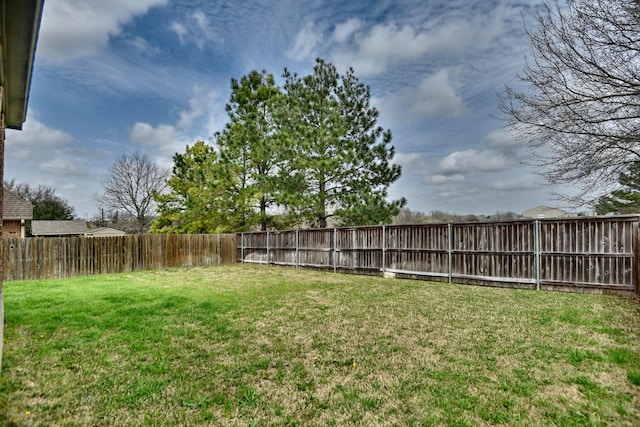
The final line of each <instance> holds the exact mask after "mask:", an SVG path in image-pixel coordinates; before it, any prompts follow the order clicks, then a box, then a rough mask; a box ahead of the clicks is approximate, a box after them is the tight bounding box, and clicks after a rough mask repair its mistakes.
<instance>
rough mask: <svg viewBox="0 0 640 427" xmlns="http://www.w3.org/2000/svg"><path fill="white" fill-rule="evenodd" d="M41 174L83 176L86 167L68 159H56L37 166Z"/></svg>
mask: <svg viewBox="0 0 640 427" xmlns="http://www.w3.org/2000/svg"><path fill="white" fill-rule="evenodd" d="M38 169H40V170H41V171H42V172H45V173H50V174H54V175H84V173H85V172H86V167H85V166H83V164H82V163H79V162H77V161H74V160H73V159H70V158H68V157H57V158H54V159H51V160H48V161H46V162H44V163H41V164H40V165H39V166H38Z"/></svg>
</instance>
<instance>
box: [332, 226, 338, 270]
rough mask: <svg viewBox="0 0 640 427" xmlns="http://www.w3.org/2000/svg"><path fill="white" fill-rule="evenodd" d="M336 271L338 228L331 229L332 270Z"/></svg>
mask: <svg viewBox="0 0 640 427" xmlns="http://www.w3.org/2000/svg"><path fill="white" fill-rule="evenodd" d="M337 271H338V229H337V228H334V229H333V272H334V273H336V272H337Z"/></svg>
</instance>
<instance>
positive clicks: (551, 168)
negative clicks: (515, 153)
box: [499, 0, 640, 201]
mask: <svg viewBox="0 0 640 427" xmlns="http://www.w3.org/2000/svg"><path fill="white" fill-rule="evenodd" d="M537 21H538V29H537V30H535V31H529V30H527V33H528V36H529V41H530V50H529V53H528V55H527V57H526V61H527V62H526V65H525V67H524V71H523V73H522V74H519V75H518V78H519V79H520V81H521V82H522V83H524V84H525V86H526V89H524V90H523V91H519V90H516V89H513V88H510V87H507V88H506V91H505V93H504V94H503V95H502V96H500V100H499V102H500V107H501V109H502V111H503V112H504V113H506V115H507V117H508V119H507V120H508V122H509V126H510V127H512V128H513V129H515V130H516V131H517V133H518V135H519V137H520V138H522V139H523V140H525V141H526V142H527V143H528V144H529V146H530V147H531V148H532V151H533V152H534V154H535V155H536V156H534V160H533V161H532V164H534V165H535V166H538V167H540V168H541V169H540V173H541V174H542V175H543V176H544V177H545V178H546V179H547V180H548V181H549V182H550V183H554V184H572V185H574V186H576V188H580V189H581V193H580V194H579V195H578V197H577V198H578V199H579V200H581V201H587V200H589V199H590V198H592V197H590V196H595V192H594V190H596V189H603V188H605V187H607V186H609V185H611V184H612V183H614V182H615V181H616V180H617V179H618V176H619V174H620V173H621V172H622V171H624V170H626V168H627V166H628V165H629V164H630V163H632V162H635V161H638V160H640V144H639V142H640V4H639V3H638V2H636V1H634V0H573V1H567V3H566V4H564V3H563V4H560V3H558V1H555V2H553V3H548V4H546V8H545V10H544V11H543V12H542V13H539V14H538V16H537Z"/></svg>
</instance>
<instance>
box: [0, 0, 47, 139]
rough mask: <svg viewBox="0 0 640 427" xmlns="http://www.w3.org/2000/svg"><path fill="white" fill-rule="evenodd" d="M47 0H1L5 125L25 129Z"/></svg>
mask: <svg viewBox="0 0 640 427" xmlns="http://www.w3.org/2000/svg"><path fill="white" fill-rule="evenodd" d="M43 5H44V0H0V49H1V55H0V85H2V109H3V111H4V113H5V126H6V127H8V128H10V129H22V124H23V123H24V121H25V119H26V116H27V102H28V99H29V87H30V85H31V72H32V70H33V62H34V56H35V50H36V42H37V39H38V31H39V28H40V20H41V17H42V7H43Z"/></svg>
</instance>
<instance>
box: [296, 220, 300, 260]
mask: <svg viewBox="0 0 640 427" xmlns="http://www.w3.org/2000/svg"><path fill="white" fill-rule="evenodd" d="M298 268H300V230H298V229H296V269H298Z"/></svg>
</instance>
